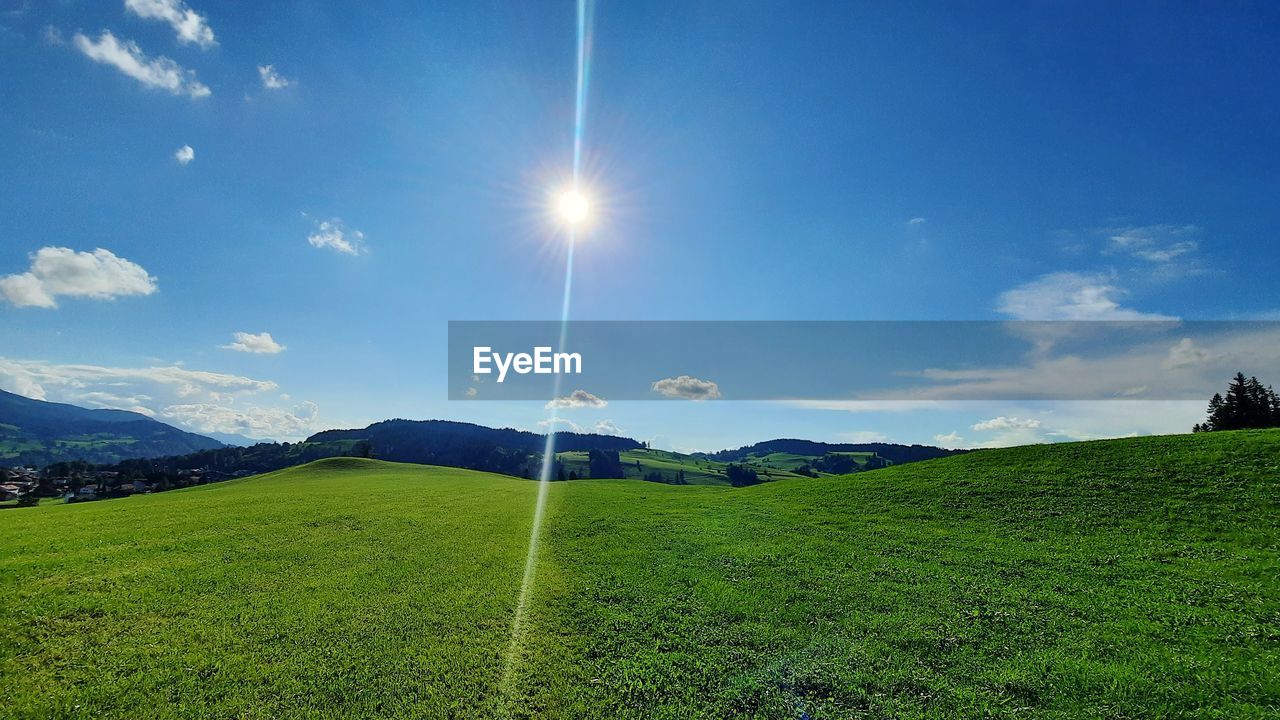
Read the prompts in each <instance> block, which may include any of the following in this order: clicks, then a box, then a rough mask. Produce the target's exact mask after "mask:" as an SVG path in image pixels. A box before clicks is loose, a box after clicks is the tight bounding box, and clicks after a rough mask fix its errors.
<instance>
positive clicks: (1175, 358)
mask: <svg viewBox="0 0 1280 720" xmlns="http://www.w3.org/2000/svg"><path fill="white" fill-rule="evenodd" d="M1219 357H1220V356H1219V355H1218V354H1217V353H1214V352H1212V351H1209V350H1206V349H1205V348H1202V347H1200V346H1199V345H1196V342H1195V341H1194V340H1192V339H1191V338H1182V339H1181V340H1179V341H1178V343H1177V344H1176V345H1174V346H1173V347H1171V348H1169V357H1168V358H1167V359H1166V360H1165V362H1164V366H1165V367H1166V368H1170V369H1176V368H1185V367H1193V366H1195V365H1203V364H1205V363H1207V362H1210V361H1213V360H1216V359H1218V358H1219Z"/></svg>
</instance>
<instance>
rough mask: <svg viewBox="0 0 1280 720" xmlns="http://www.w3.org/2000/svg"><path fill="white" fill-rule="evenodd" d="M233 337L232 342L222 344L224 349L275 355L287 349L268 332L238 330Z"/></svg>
mask: <svg viewBox="0 0 1280 720" xmlns="http://www.w3.org/2000/svg"><path fill="white" fill-rule="evenodd" d="M232 337H233V338H234V340H233V341H232V342H231V343H230V344H228V345H221V346H220V347H221V348H222V349H223V350H235V351H237V352H245V353H260V354H267V355H275V354H277V353H281V352H284V349H285V347H284V345H281V344H280V343H278V342H276V341H275V339H274V338H272V337H271V333H268V332H264V333H257V334H254V333H247V332H237V333H233V335H232Z"/></svg>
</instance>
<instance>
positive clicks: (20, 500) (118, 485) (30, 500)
mask: <svg viewBox="0 0 1280 720" xmlns="http://www.w3.org/2000/svg"><path fill="white" fill-rule="evenodd" d="M250 474H251V473H250V471H248V470H240V471H236V472H223V471H219V470H213V469H211V468H187V469H181V470H177V471H174V472H171V473H150V474H148V475H147V476H145V477H132V476H131V477H122V476H121V473H120V472H119V471H116V470H101V469H95V468H94V467H92V466H89V465H86V464H84V463H55V464H53V465H50V466H49V467H47V468H44V469H42V470H41V469H36V468H32V467H22V466H18V467H8V468H0V507H18V506H25V505H35V504H37V503H38V502H40V501H41V500H45V501H46V502H47V501H49V500H60V501H62V502H67V503H73V502H87V501H91V500H102V499H105V498H116V497H127V496H129V495H138V494H143V493H152V492H162V491H165V490H173V489H176V488H181V487H190V486H193V485H205V484H208V483H214V482H221V481H223V480H231V479H233V478H238V477H245V476H248V475H250Z"/></svg>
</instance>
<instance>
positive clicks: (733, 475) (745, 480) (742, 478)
mask: <svg viewBox="0 0 1280 720" xmlns="http://www.w3.org/2000/svg"><path fill="white" fill-rule="evenodd" d="M724 474H725V477H727V478H729V484H730V485H732V486H734V487H746V486H747V485H757V484H759V483H760V475H759V474H758V473H756V471H755V470H752V469H751V468H749V467H746V466H745V465H734V464H733V463H729V464H728V465H726V466H725V468H724Z"/></svg>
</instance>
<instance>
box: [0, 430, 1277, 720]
mask: <svg viewBox="0 0 1280 720" xmlns="http://www.w3.org/2000/svg"><path fill="white" fill-rule="evenodd" d="M536 490H537V485H536V484H535V483H532V482H526V481H520V480H514V479H509V478H503V477H499V476H493V475H485V474H482V473H474V472H468V471H462V470H447V469H440V468H421V467H415V466H397V465H390V464H386V463H378V462H373V461H357V460H330V461H322V462H320V463H316V464H313V465H310V466H306V467H303V468H296V469H292V470H287V471H282V472H279V473H275V474H272V475H267V476H263V477H259V478H249V479H245V480H240V481H232V482H228V483H222V484H218V485H213V486H205V487H199V488H191V489H189V490H184V491H176V492H171V493H164V494H159V495H151V496H145V497H133V498H127V499H122V500H111V501H103V502H98V503H89V504H83V505H70V506H50V507H39V508H32V509H21V510H6V511H3V512H0V583H2V584H0V607H3V608H4V609H5V611H4V613H3V614H0V716H3V717H60V716H69V717H118V718H125V717H175V718H176V717H243V718H259V717H261V718H267V717H335V718H336V717H477V718H482V717H503V716H514V717H556V718H580V717H586V718H722V717H755V718H800V717H803V716H805V715H807V716H808V717H811V718H856V717H869V718H889V717H894V718H898V717H902V718H952V717H1008V718H1023V717H1037V718H1075V717H1114V718H1137V717H1210V718H1259V717H1264V716H1275V715H1276V713H1277V712H1280V579H1278V578H1280V529H1278V528H1280V432H1238V433H1211V434H1205V435H1195V436H1181V437H1168V438H1142V439H1132V440H1118V441H1106V442H1097V443H1080V444H1071V445H1058V446H1048V447H1045V446H1041V447H1028V448H1015V449H1009V450H1000V451H984V452H979V453H973V454H969V455H962V456H957V457H952V458H946V459H942V460H934V461H929V462H923V463H914V464H909V465H903V466H899V467H893V468H889V469H885V470H877V471H873V472H866V473H859V474H855V475H852V476H846V477H842V478H818V479H794V480H787V481H783V482H776V483H766V484H763V485H758V486H754V487H749V488H742V489H731V488H725V487H708V486H702V487H678V486H668V485H660V484H655V483H636V482H629V481H623V480H619V481H607V480H606V481H584V482H576V483H553V484H552V485H551V486H550V488H549V490H550V496H549V498H548V504H547V514H546V524H545V527H544V532H543V545H542V549H541V555H540V564H539V566H538V575H537V581H536V583H535V585H534V587H533V593H532V597H531V599H530V604H529V615H528V621H529V626H528V631H527V633H526V635H525V638H526V642H525V644H524V645H523V646H522V648H521V650H520V652H519V653H518V655H517V660H518V662H517V665H516V669H517V671H516V672H515V673H514V675H513V682H512V683H511V684H510V685H509V686H507V687H506V688H502V687H501V682H500V680H501V673H502V666H503V657H504V654H505V651H506V643H507V638H508V635H507V633H508V631H509V622H510V619H511V615H512V611H513V607H514V604H515V599H516V596H517V593H518V586H519V582H520V574H521V570H522V564H523V558H524V550H525V541H526V539H527V533H528V531H529V522H530V515H531V508H532V504H533V499H534V495H535V493H536Z"/></svg>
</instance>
